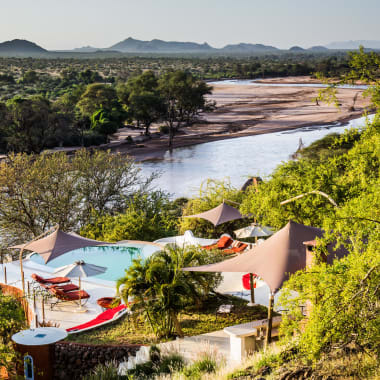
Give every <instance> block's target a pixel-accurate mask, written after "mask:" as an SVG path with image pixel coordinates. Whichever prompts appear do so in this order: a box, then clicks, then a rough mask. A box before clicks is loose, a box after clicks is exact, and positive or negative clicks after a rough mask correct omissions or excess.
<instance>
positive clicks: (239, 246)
mask: <svg viewBox="0 0 380 380" xmlns="http://www.w3.org/2000/svg"><path fill="white" fill-rule="evenodd" d="M247 247H248V244H245V243H242V242H241V241H239V244H237V245H236V246H235V247H232V248H230V249H224V250H223V253H224V254H226V255H233V254H234V253H241V252H243V251H244V250H245V249H246V248H247Z"/></svg>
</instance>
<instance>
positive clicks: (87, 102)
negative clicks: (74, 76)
mask: <svg viewBox="0 0 380 380" xmlns="http://www.w3.org/2000/svg"><path fill="white" fill-rule="evenodd" d="M77 107H78V108H79V110H80V112H81V113H82V115H83V116H87V117H88V118H90V119H91V120H92V125H91V128H93V129H94V130H98V131H101V132H102V133H104V134H108V133H109V132H111V133H114V132H116V130H117V128H120V127H121V126H122V125H123V122H124V121H125V120H126V118H127V114H126V112H125V111H124V109H123V108H122V106H121V104H120V103H119V101H118V98H117V94H116V91H115V89H114V88H112V87H111V86H107V85H105V84H99V83H95V84H90V85H88V86H87V88H86V91H85V92H84V93H83V94H82V96H81V97H80V100H79V102H78V103H77Z"/></svg>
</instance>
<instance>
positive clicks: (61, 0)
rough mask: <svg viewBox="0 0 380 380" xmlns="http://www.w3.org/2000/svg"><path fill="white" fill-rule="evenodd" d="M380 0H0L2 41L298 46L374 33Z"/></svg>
mask: <svg viewBox="0 0 380 380" xmlns="http://www.w3.org/2000/svg"><path fill="white" fill-rule="evenodd" d="M379 14H380V0H360V1H357V0H319V1H316V0H314V1H310V0H188V1H183V0H33V1H31V0H12V1H9V0H0V42H3V41H8V40H12V39H15V38H21V39H27V40H29V41H33V42H35V43H37V44H38V45H40V46H42V47H44V48H45V49H49V50H54V49H56V50H58V49H72V48H77V47H82V46H87V45H91V46H95V47H100V48H103V47H110V46H111V45H113V44H115V43H117V42H119V41H121V40H124V39H125V38H127V37H133V38H136V39H140V40H151V39H154V38H158V39H162V40H166V41H193V42H199V43H203V42H208V43H209V44H210V45H211V46H213V47H223V46H224V45H227V44H234V43H239V42H246V43H262V44H266V45H272V46H276V47H278V48H283V49H286V48H289V47H291V46H294V45H298V46H301V47H304V48H307V47H310V46H314V45H325V44H327V43H329V42H333V41H347V40H380V22H379Z"/></svg>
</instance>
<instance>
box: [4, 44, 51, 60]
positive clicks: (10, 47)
mask: <svg viewBox="0 0 380 380" xmlns="http://www.w3.org/2000/svg"><path fill="white" fill-rule="evenodd" d="M46 53H48V51H47V50H46V49H44V48H42V47H41V46H38V45H37V44H35V43H34V42H30V41H27V40H12V41H6V42H2V43H0V55H15V56H35V55H43V54H46Z"/></svg>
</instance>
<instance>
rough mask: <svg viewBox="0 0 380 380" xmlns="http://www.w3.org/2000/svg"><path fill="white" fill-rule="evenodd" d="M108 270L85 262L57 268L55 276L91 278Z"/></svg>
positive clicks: (81, 261) (76, 262)
mask: <svg viewBox="0 0 380 380" xmlns="http://www.w3.org/2000/svg"><path fill="white" fill-rule="evenodd" d="M106 270H107V268H106V267H101V266H99V265H94V264H90V263H86V262H84V261H83V260H80V261H75V263H72V264H69V265H65V266H63V267H60V268H57V269H56V270H55V271H54V274H55V275H57V276H60V277H91V276H96V275H98V274H102V273H104V272H105V271H106Z"/></svg>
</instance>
